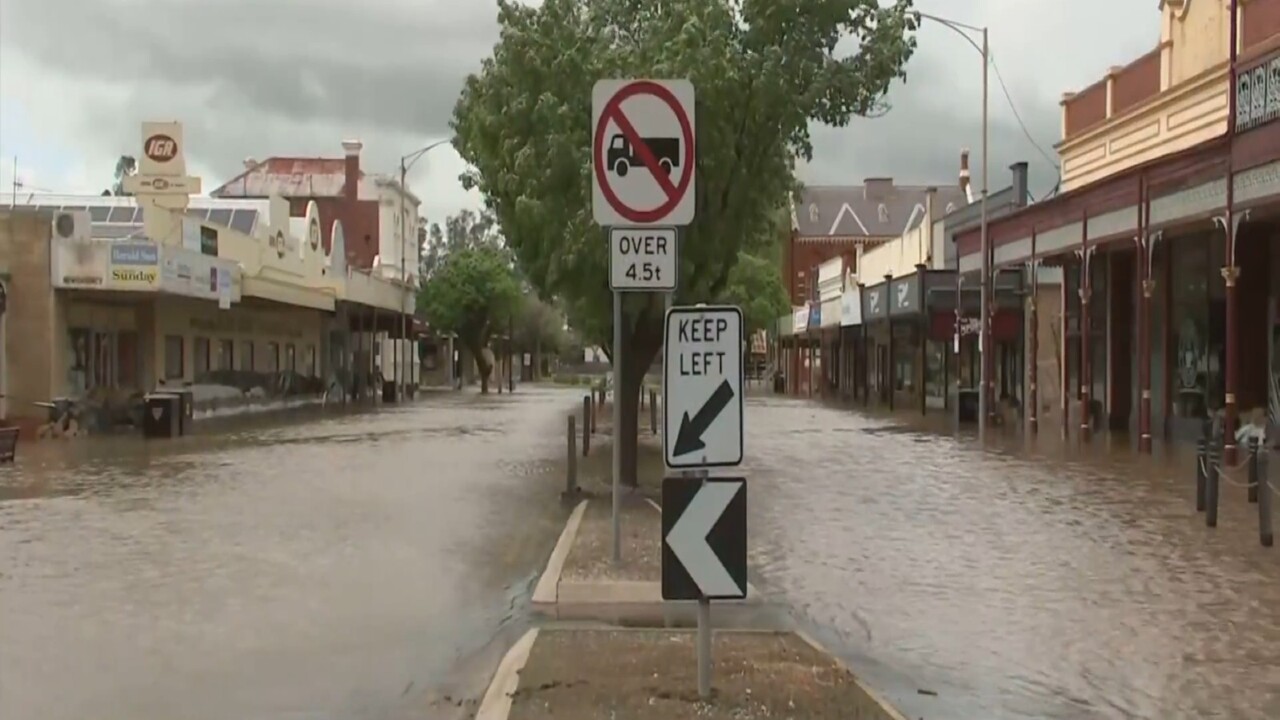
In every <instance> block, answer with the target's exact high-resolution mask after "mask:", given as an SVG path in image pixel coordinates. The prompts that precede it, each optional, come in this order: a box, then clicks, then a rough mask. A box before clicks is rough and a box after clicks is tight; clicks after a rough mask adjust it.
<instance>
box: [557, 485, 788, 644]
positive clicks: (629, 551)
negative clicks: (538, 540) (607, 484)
mask: <svg viewBox="0 0 1280 720" xmlns="http://www.w3.org/2000/svg"><path fill="white" fill-rule="evenodd" d="M622 513H623V514H622V562H621V563H618V564H615V563H614V562H613V505H612V501H611V499H610V498H608V497H603V498H595V499H592V500H589V501H585V502H583V503H582V504H581V506H580V507H579V508H575V510H574V512H573V514H572V515H571V516H570V518H569V522H568V523H567V525H566V527H565V531H564V533H562V534H561V536H560V541H559V542H558V543H557V545H556V549H555V550H554V551H553V552H552V554H551V559H550V560H549V561H548V563H547V568H546V570H545V571H544V573H543V576H542V578H541V579H540V580H539V581H538V584H537V587H536V588H535V590H534V595H533V607H534V610H535V611H536V612H539V613H541V614H543V615H545V616H547V617H551V618H554V619H557V620H597V621H602V622H609V623H614V624H618V625H628V626H642V627H692V626H693V625H694V624H695V623H696V620H697V603H696V602H667V601H663V599H662V511H661V508H660V507H659V506H658V504H657V503H655V502H653V501H652V500H650V499H647V498H641V497H636V496H628V497H625V498H624V502H623V504H622ZM715 614H716V620H715V622H716V624H717V625H718V626H721V627H749V628H758V627H777V626H778V623H779V622H782V621H781V620H780V619H779V617H780V615H781V612H780V610H779V609H778V608H774V607H771V606H768V605H766V604H765V603H764V602H762V598H761V596H760V594H759V593H758V592H756V589H755V588H754V587H752V586H750V585H748V586H747V599H746V600H745V601H728V602H722V603H716V609H715Z"/></svg>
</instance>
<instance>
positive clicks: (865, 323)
mask: <svg viewBox="0 0 1280 720" xmlns="http://www.w3.org/2000/svg"><path fill="white" fill-rule="evenodd" d="M888 296H889V282H888V280H886V281H884V282H881V283H879V284H876V285H872V286H871V287H865V288H863V289H862V327H863V347H862V350H863V363H862V367H863V369H864V372H863V379H864V382H863V387H865V388H866V389H867V393H866V395H864V396H863V402H864V403H866V404H872V403H875V404H880V405H884V406H887V407H889V408H892V407H893V368H892V359H891V357H890V344H891V339H892V337H893V330H892V328H891V327H890V321H889V297H888Z"/></svg>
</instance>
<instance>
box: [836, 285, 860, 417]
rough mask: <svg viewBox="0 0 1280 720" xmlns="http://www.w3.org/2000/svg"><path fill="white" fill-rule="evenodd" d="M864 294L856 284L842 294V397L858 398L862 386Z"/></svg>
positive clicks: (847, 398)
mask: <svg viewBox="0 0 1280 720" xmlns="http://www.w3.org/2000/svg"><path fill="white" fill-rule="evenodd" d="M863 355H864V352H863V342H862V294H861V292H860V290H859V289H858V288H857V287H856V286H855V287H853V288H850V289H847V290H845V291H844V292H843V293H842V294H841V295H840V375H841V378H842V379H841V383H840V388H841V391H840V397H841V398H842V399H845V400H857V399H858V397H859V394H860V393H864V394H865V392H866V389H865V388H864V387H861V379H862V377H863V374H862V363H863Z"/></svg>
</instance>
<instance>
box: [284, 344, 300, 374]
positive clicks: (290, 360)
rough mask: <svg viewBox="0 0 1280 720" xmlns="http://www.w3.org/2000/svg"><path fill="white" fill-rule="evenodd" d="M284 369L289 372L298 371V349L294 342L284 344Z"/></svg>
mask: <svg viewBox="0 0 1280 720" xmlns="http://www.w3.org/2000/svg"><path fill="white" fill-rule="evenodd" d="M284 369H285V370H288V371H289V372H298V357H297V351H296V350H295V349H294V347H293V343H289V344H288V345H285V346H284Z"/></svg>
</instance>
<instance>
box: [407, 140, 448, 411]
mask: <svg viewBox="0 0 1280 720" xmlns="http://www.w3.org/2000/svg"><path fill="white" fill-rule="evenodd" d="M452 141H453V138H445V139H444V140H437V141H435V142H433V143H431V144H430V145H427V146H426V147H422V148H419V149H417V150H414V151H413V152H411V153H409V154H408V155H404V156H402V157H401V158H400V223H399V225H400V284H401V285H404V286H405V287H404V291H405V295H406V296H408V295H409V281H408V272H407V268H406V267H405V254H406V253H405V247H406V244H407V243H406V240H407V238H406V236H407V235H408V234H409V222H408V220H406V219H405V216H404V211H405V202H404V200H405V195H406V194H407V193H408V192H409V186H408V179H407V176H408V174H409V168H411V167H413V165H414V163H416V162H418V160H420V159H422V156H423V155H426V154H427V153H428V152H430V151H432V150H434V149H435V148H438V147H440V146H441V145H444V144H445V143H448V142H452ZM415 220H416V218H415ZM416 224H417V223H416V222H415V227H414V236H415V240H414V242H417V240H416V237H417V227H416ZM401 305H402V306H401V308H400V340H401V342H404V341H406V340H408V336H409V315H408V313H406V312H405V311H404V307H403V305H404V303H402V304H401ZM451 345H452V343H451ZM401 352H403V349H398V350H397V351H396V356H397V358H396V368H395V375H396V378H397V380H398V379H399V374H400V362H401V361H402V360H403V357H401ZM410 357H412V354H411V355H410ZM449 360H450V365H449V371H450V374H452V373H453V364H452V361H453V352H452V347H451V348H450V353H449ZM409 375H410V377H412V376H413V373H409ZM450 379H451V380H452V378H450ZM406 382H408V381H407V380H406ZM399 397H400V385H399V383H398V382H397V384H396V398H397V399H399Z"/></svg>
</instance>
